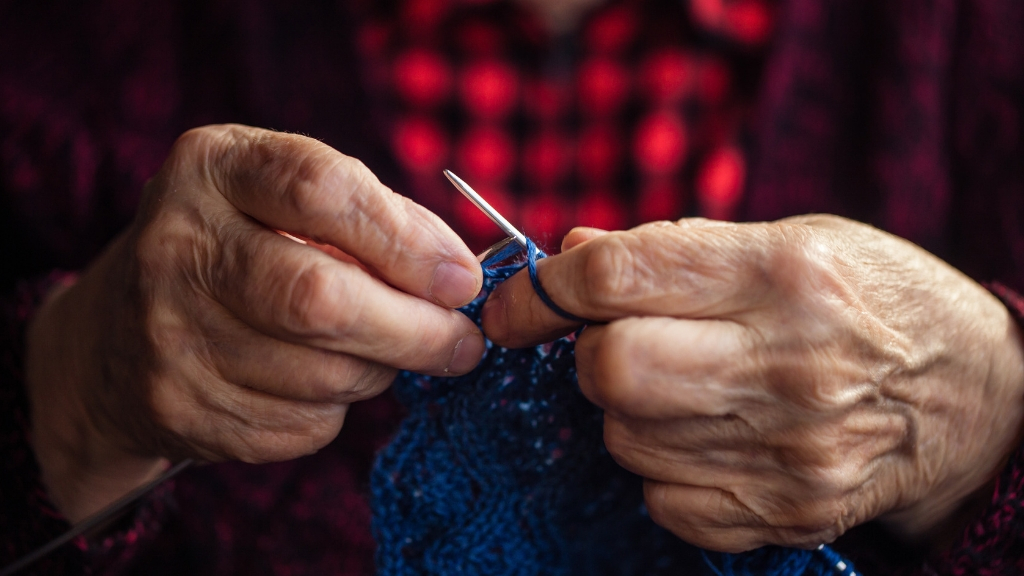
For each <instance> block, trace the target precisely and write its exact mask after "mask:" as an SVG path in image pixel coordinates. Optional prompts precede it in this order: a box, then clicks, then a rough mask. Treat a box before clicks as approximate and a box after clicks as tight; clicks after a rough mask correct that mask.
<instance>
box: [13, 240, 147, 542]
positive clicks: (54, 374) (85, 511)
mask: <svg viewBox="0 0 1024 576" xmlns="http://www.w3.org/2000/svg"><path fill="white" fill-rule="evenodd" d="M103 260H104V258H102V257H101V259H100V261H98V262H97V264H96V265H95V266H94V267H93V268H92V269H91V270H90V272H89V273H88V274H86V276H84V277H83V278H82V279H81V280H80V282H78V283H77V284H75V285H71V286H67V285H65V286H58V287H56V288H55V289H54V290H52V291H51V293H50V294H49V295H48V297H47V298H46V300H45V302H44V303H43V305H42V306H41V307H40V309H39V311H38V313H37V314H36V316H35V318H34V319H33V321H32V322H31V324H30V325H29V326H28V332H27V336H26V351H25V352H26V353H25V386H26V392H27V395H28V399H29V405H30V415H31V423H32V424H31V435H30V440H31V444H32V448H33V450H34V452H35V455H36V460H37V461H38V463H39V468H40V472H41V479H42V482H43V484H44V485H45V486H46V487H47V490H48V492H49V495H50V498H51V500H52V501H53V503H54V505H55V506H56V507H57V508H58V509H59V510H60V511H61V512H62V513H63V514H64V515H65V517H67V518H68V520H69V521H71V522H72V523H75V522H78V521H80V520H82V519H84V518H86V517H88V516H89V515H91V514H92V513H94V512H96V511H98V510H100V509H102V508H103V507H104V506H106V505H107V504H109V503H111V502H113V501H114V500H116V499H117V498H119V497H120V496H122V495H124V494H125V493H127V492H128V491H130V490H131V489H133V488H135V487H137V486H139V485H141V484H143V483H145V482H146V481H148V480H150V479H152V478H154V477H155V476H157V475H158V474H159V473H160V471H161V470H163V469H164V468H165V467H166V461H164V460H163V459H161V458H159V457H158V456H147V455H140V454H138V453H134V452H133V451H131V450H129V449H127V448H126V443H125V442H124V441H123V440H122V439H117V438H112V437H111V435H110V434H109V433H105V432H104V430H105V429H109V428H111V426H102V425H98V420H99V419H98V417H97V415H96V409H95V407H93V404H94V402H93V401H92V398H93V397H94V396H96V394H97V389H98V387H100V386H102V385H103V382H102V376H101V375H102V373H103V370H102V366H101V365H100V352H101V349H100V347H99V346H98V345H97V344H98V341H97V339H98V338H99V334H98V332H99V330H98V328H100V327H105V328H107V327H109V326H108V322H106V321H105V319H104V318H103V316H104V314H103V313H102V311H101V310H100V309H99V308H98V305H99V303H98V302H97V301H96V300H97V299H96V298H94V297H93V296H94V294H95V293H96V287H95V284H96V276H97V275H100V274H101V272H102V269H103V268H104V267H105V263H104V262H103Z"/></svg>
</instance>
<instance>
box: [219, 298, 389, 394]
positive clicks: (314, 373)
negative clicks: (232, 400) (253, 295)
mask: <svg viewBox="0 0 1024 576" xmlns="http://www.w3.org/2000/svg"><path fill="white" fill-rule="evenodd" d="M224 316H225V318H224V319H223V320H222V321H219V322H217V327H216V328H213V329H206V330H204V333H203V336H204V338H205V342H206V343H207V347H208V348H207V350H208V352H207V356H208V357H209V361H210V363H211V364H212V365H213V368H214V369H215V371H216V372H217V373H218V374H219V375H220V376H221V377H222V378H223V379H224V380H225V381H227V382H230V383H232V384H235V385H237V386H243V387H246V388H251V389H253V390H259V391H261V392H266V393H267V394H271V395H273V396H278V397H281V398H285V399H289V400H300V401H306V402H325V403H336V404H348V403H352V402H358V401H360V400H366V399H368V398H372V397H373V396H376V395H377V394H380V393H381V392H383V391H384V390H385V389H387V387H388V386H389V385H390V384H391V382H392V380H394V377H395V370H394V369H392V368H388V367H385V366H384V365H382V364H378V363H376V362H370V361H367V360H363V359H361V358H357V357H355V356H351V355H349V354H343V353H340V352H334V351H331V350H324V349H322V348H313V347H309V346H303V345H300V344H292V343H290V342H283V341H281V340H277V339H274V338H271V337H269V336H265V335H263V334H262V333H259V332H257V331H255V330H253V329H252V328H250V327H249V326H246V325H245V324H243V323H241V322H238V321H237V320H234V319H232V318H228V317H227V316H228V314H227V312H226V311H225V314H224Z"/></svg>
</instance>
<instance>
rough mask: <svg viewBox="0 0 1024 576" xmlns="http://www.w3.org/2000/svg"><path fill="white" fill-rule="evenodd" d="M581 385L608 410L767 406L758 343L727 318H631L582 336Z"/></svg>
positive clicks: (656, 412)
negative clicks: (758, 376) (757, 376)
mask: <svg viewBox="0 0 1024 576" xmlns="http://www.w3.org/2000/svg"><path fill="white" fill-rule="evenodd" d="M576 365H577V371H578V373H579V383H580V389H581V390H582V391H583V394H584V395H586V396H587V398H588V399H590V401H591V402H593V403H594V404H597V405H598V406H600V407H601V408H604V409H605V410H606V411H608V412H610V413H612V414H617V415H625V416H629V417H632V418H643V419H662V418H664V419H672V420H677V419H679V418H684V417H694V416H696V417H706V416H723V415H726V414H730V413H733V412H735V411H736V410H738V409H739V408H741V407H749V406H751V405H767V404H768V403H769V402H770V401H771V398H770V397H769V395H768V393H767V392H766V391H765V390H764V389H763V387H761V386H752V385H751V382H752V381H753V382H754V383H756V382H757V381H756V379H755V378H754V376H753V373H754V372H756V370H757V368H758V360H757V354H756V349H755V346H754V341H753V340H752V338H751V336H750V335H749V333H748V330H747V329H746V328H745V327H743V326H741V325H739V324H737V323H735V322H731V321H728V320H680V319H675V318H661V317H655V318H625V319H622V320H616V321H614V322H612V323H610V324H608V325H605V326H590V327H588V328H587V329H586V330H584V331H583V333H582V334H581V335H580V337H579V339H578V341H577V342H576Z"/></svg>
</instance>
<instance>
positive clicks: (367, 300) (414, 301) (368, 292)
mask: <svg viewBox="0 0 1024 576" xmlns="http://www.w3.org/2000/svg"><path fill="white" fill-rule="evenodd" d="M221 235H222V238H221V244H220V247H219V249H217V250H213V251H211V252H212V253H211V254H209V255H208V256H207V259H208V261H207V262H205V263H203V264H201V265H200V266H201V267H202V268H203V269H204V270H208V271H209V272H208V273H207V276H208V278H207V279H206V283H207V285H208V287H209V288H208V289H209V291H210V293H211V295H212V297H213V298H214V299H215V300H217V301H218V302H220V303H221V304H222V305H224V306H225V307H226V308H227V309H228V310H230V311H231V312H232V313H233V314H234V315H235V316H236V317H237V318H239V319H240V320H241V321H242V322H244V323H246V324H248V325H250V326H252V327H254V328H255V329H257V330H259V331H260V332H263V333H264V334H267V335H269V336H273V337H275V338H278V339H282V340H285V341H289V342H293V343H296V344H301V345H304V346H310V347H317V348H322V349H324V350H330V351H334V352H342V353H345V354H349V355H353V356H357V357H359V358H363V359H366V360H370V361H373V362H378V363H381V364H384V365H387V366H391V367H394V368H400V369H405V370H414V371H417V372H425V373H428V374H463V373H465V372H468V371H469V370H471V369H472V368H473V367H474V366H476V364H477V362H478V361H479V360H480V357H481V356H482V355H483V351H484V341H483V336H482V335H481V334H480V331H479V329H477V327H476V326H475V325H474V324H473V322H471V321H470V320H469V319H468V318H466V316H465V315H463V314H462V313H460V312H456V311H453V310H448V309H446V308H442V307H440V306H436V305H434V304H431V303H430V302H427V301H425V300H422V299H420V298H416V297H413V296H410V295H408V294H405V293H404V292H401V291H399V290H396V289H395V288H392V287H390V286H388V285H387V284H384V283H383V282H381V281H380V280H378V279H376V278H374V277H372V276H370V275H368V274H367V273H366V272H365V271H363V270H362V269H361V268H359V267H358V266H355V265H352V264H349V263H346V262H340V261H338V260H336V259H334V258H332V257H331V256H328V255H327V254H324V253H323V252H321V251H319V250H316V249H315V248H311V247H309V246H303V245H301V244H298V243H296V242H293V241H292V240H289V239H287V238H284V237H283V236H281V235H279V234H276V233H274V232H272V231H270V230H266V229H263V228H261V227H259V226H258V225H256V224H255V223H252V222H240V223H238V224H237V225H236V226H234V227H222V228H221Z"/></svg>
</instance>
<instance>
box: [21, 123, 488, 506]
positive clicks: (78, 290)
mask: <svg viewBox="0 0 1024 576" xmlns="http://www.w3.org/2000/svg"><path fill="white" fill-rule="evenodd" d="M276 230H283V231H287V232H289V233H290V234H292V235H295V236H300V237H302V238H307V239H311V240H315V242H309V243H307V244H306V245H303V244H302V243H300V242H296V241H295V239H294V238H287V237H285V236H284V235H282V234H279V233H277V232H276ZM481 283H482V277H481V273H480V269H479V265H478V264H477V262H476V259H475V257H474V256H473V254H472V253H471V252H470V251H469V249H468V248H467V247H466V246H465V245H464V244H463V243H462V241H461V240H460V239H459V238H458V236H456V235H455V234H454V232H452V231H451V230H450V229H449V228H448V227H447V226H446V225H445V224H444V223H443V222H441V221H440V220H439V219H438V218H437V217H436V216H434V215H433V214H431V213H430V212H428V211H427V210H425V209H423V208H422V207H420V206H417V205H416V204H414V203H412V202H411V201H409V200H407V199H405V198H403V197H401V196H399V195H397V194H395V193H393V192H391V191H390V190H388V189H387V188H385V187H384V186H383V185H381V184H380V182H378V181H377V179H376V178H375V177H374V176H373V175H372V174H371V173H370V172H369V170H367V169H366V167H364V166H363V165H362V164H361V163H359V162H358V161H356V160H354V159H352V158H349V157H346V156H344V155H342V154H340V153H338V152H337V151H335V150H333V149H331V148H330V147H328V146H326V145H324V144H322V143H320V142H317V141H315V140H313V139H310V138H305V137H302V136H296V135H288V134H280V133H274V132H269V131H265V130H258V129H254V128H247V127H243V126H213V127H206V128H201V129H196V130H193V131H190V132H188V133H186V134H185V135H183V136H182V137H181V138H180V139H179V140H178V142H177V143H176V144H175V146H174V148H173V150H172V152H171V153H170V156H169V158H168V159H167V161H166V163H165V165H164V166H163V168H162V169H161V171H160V172H159V174H157V175H156V176H155V177H154V178H153V179H152V180H151V181H150V182H149V183H148V184H147V186H146V189H145V191H144V196H143V203H142V208H141V210H140V212H139V214H138V216H137V218H136V220H135V222H134V223H133V224H132V226H131V227H130V228H129V229H128V230H127V231H126V232H125V233H124V234H122V235H121V236H120V237H119V238H118V239H117V240H115V241H114V242H113V243H112V244H111V245H110V246H109V247H108V248H107V249H106V251H105V252H104V253H103V254H102V255H101V256H100V257H99V258H98V259H97V261H96V262H95V263H93V265H92V266H90V268H89V269H88V270H87V271H86V272H85V273H84V274H83V275H82V277H81V279H80V280H79V281H78V282H77V283H75V284H74V285H73V286H71V287H69V288H67V289H66V290H64V291H62V292H60V293H58V294H56V295H54V296H52V297H51V298H50V299H49V300H48V302H47V303H46V304H45V305H44V307H43V308H42V310H41V312H40V313H39V315H38V316H37V318H36V319H35V320H34V322H33V324H32V326H31V327H30V331H29V338H28V355H27V362H26V372H27V382H28V391H29V395H30V401H31V406H32V422H33V445H34V449H35V451H36V455H37V457H38V460H39V462H40V464H41V467H42V472H43V479H44V481H45V482H46V484H47V486H48V488H49V490H50V493H51V496H52V497H53V498H54V500H55V502H56V504H57V505H58V506H59V507H60V508H61V510H62V511H63V512H64V513H65V514H66V515H67V516H68V518H70V519H71V520H72V521H75V520H79V519H82V518H83V517H85V516H86V515H88V514H89V513H91V512H93V511H96V510H98V509H99V508H101V507H102V506H103V505H105V504H106V503H108V502H110V501H112V500H113V499H115V498H117V497H118V496H120V495H122V494H124V493H125V492H127V491H128V490H129V489H131V488H133V487H135V486H137V485H139V484H141V483H142V482H144V481H146V480H147V479H149V478H152V477H153V476H154V475H155V474H158V473H159V471H160V470H161V469H163V467H164V466H166V461H165V460H164V458H171V459H178V458H183V457H192V458H198V459H202V460H207V461H218V460H225V459H231V460H242V461H246V462H268V461H276V460H286V459H290V458H295V457H298V456H302V455H304V454H309V453H312V452H315V451H316V450H317V449H319V448H321V447H322V446H324V445H326V444H327V443H328V442H330V441H331V440H332V439H333V438H334V437H335V436H336V435H337V433H338V431H339V430H340V428H341V426H342V424H343V422H344V418H345V413H346V410H347V408H348V405H349V404H350V403H352V402H355V401H358V400H362V399H366V398H369V397H372V396H374V395H376V394H378V393H380V392H381V391H383V390H384V389H385V388H386V387H387V386H388V385H389V384H390V382H391V380H392V379H393V377H394V375H395V370H396V369H411V370H417V371H422V372H426V373H430V374H461V373H464V372H467V371H469V370H470V369H472V368H473V367H474V366H475V365H476V364H477V363H478V362H479V359H480V357H481V355H482V353H483V349H484V345H483V338H482V336H481V334H480V332H479V330H478V329H477V328H476V327H475V326H474V324H473V323H472V322H470V321H469V320H468V319H466V318H465V316H463V315H462V314H460V313H458V312H456V311H454V310H452V308H453V307H456V306H460V305H462V304H464V303H466V302H468V301H469V300H471V299H472V298H473V297H475V296H476V294H477V293H478V291H479V289H480V286H481Z"/></svg>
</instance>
